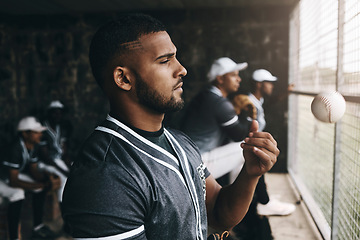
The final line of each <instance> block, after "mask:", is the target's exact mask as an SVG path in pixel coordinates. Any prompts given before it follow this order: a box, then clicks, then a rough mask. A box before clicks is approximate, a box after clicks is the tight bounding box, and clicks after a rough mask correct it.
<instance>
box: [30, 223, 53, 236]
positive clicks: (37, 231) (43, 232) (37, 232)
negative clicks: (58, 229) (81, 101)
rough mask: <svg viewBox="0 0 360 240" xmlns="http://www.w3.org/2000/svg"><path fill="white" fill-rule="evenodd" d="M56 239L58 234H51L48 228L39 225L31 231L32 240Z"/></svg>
mask: <svg viewBox="0 0 360 240" xmlns="http://www.w3.org/2000/svg"><path fill="white" fill-rule="evenodd" d="M56 237H58V234H57V233H55V232H53V231H52V230H51V229H50V228H49V227H48V226H46V225H44V224H41V225H39V226H37V227H36V228H34V229H33V231H32V237H31V239H32V240H40V239H47V240H51V239H55V238H56Z"/></svg>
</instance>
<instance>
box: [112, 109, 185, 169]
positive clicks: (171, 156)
mask: <svg viewBox="0 0 360 240" xmlns="http://www.w3.org/2000/svg"><path fill="white" fill-rule="evenodd" d="M106 119H107V120H109V121H111V122H113V123H115V124H116V125H118V126H119V127H121V128H122V129H124V130H126V131H127V132H128V133H130V134H131V135H133V136H134V137H136V138H137V139H139V140H140V141H142V142H144V143H146V144H147V145H149V146H150V147H152V148H155V149H156V150H158V151H159V152H161V153H163V154H165V155H166V156H168V157H169V158H171V160H173V161H174V162H175V163H176V165H177V166H179V160H178V159H177V158H176V157H174V156H173V155H172V154H171V153H169V152H168V151H166V150H165V149H163V148H162V147H160V146H158V145H156V144H155V143H153V142H151V141H149V140H147V139H146V138H144V137H143V136H141V135H139V134H138V133H136V132H135V131H134V130H132V129H131V128H129V127H128V126H126V125H125V124H123V123H122V122H120V121H118V120H116V119H115V118H113V117H111V116H110V115H108V116H107V117H106Z"/></svg>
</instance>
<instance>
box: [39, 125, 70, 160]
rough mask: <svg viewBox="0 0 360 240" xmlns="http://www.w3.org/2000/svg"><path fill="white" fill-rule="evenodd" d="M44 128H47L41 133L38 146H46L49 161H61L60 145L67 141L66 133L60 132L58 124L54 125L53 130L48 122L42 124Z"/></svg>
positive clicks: (61, 151)
mask: <svg viewBox="0 0 360 240" xmlns="http://www.w3.org/2000/svg"><path fill="white" fill-rule="evenodd" d="M44 126H45V127H47V130H45V131H44V132H43V136H42V139H41V142H40V145H42V146H47V148H48V152H49V157H50V159H52V160H55V159H61V158H62V154H63V150H62V143H63V142H65V141H66V140H67V137H66V131H62V128H61V126H60V125H59V124H57V125H56V127H55V129H52V128H51V126H50V124H49V122H48V121H45V122H44Z"/></svg>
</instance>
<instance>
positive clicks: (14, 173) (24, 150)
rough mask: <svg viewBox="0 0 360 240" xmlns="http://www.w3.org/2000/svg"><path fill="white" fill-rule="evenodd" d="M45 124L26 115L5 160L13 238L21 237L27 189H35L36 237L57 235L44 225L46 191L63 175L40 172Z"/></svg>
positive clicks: (2, 187)
mask: <svg viewBox="0 0 360 240" xmlns="http://www.w3.org/2000/svg"><path fill="white" fill-rule="evenodd" d="M45 129H46V127H44V126H42V125H41V124H40V123H39V122H38V121H37V120H36V119H35V118H34V117H25V118H23V119H21V120H20V121H19V124H18V127H17V130H18V132H19V137H18V138H17V139H16V141H14V143H13V144H12V146H11V148H10V149H9V154H8V156H7V157H5V159H4V160H3V162H2V165H3V166H2V169H3V171H2V174H1V175H0V179H1V180H0V194H1V195H2V196H4V197H6V198H8V200H9V202H10V204H9V206H8V228H9V230H8V232H9V238H10V240H13V239H14V240H15V239H19V238H18V229H19V222H20V216H21V207H22V203H23V199H24V198H25V194H24V192H25V191H30V192H32V197H33V199H32V203H33V225H34V229H33V232H32V237H33V238H36V239H53V238H54V237H56V236H57V234H55V233H54V232H52V231H51V230H50V228H49V227H47V226H46V225H44V224H43V221H42V218H43V210H44V201H45V194H46V193H47V192H48V191H49V190H56V189H58V188H59V187H60V181H59V178H58V177H57V176H56V175H53V174H51V173H49V172H45V171H39V168H38V160H39V159H38V146H39V145H38V144H39V143H40V139H41V136H42V132H43V131H44V130H45Z"/></svg>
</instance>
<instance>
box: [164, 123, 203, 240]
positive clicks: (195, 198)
mask: <svg viewBox="0 0 360 240" xmlns="http://www.w3.org/2000/svg"><path fill="white" fill-rule="evenodd" d="M164 132H165V135H166V136H167V137H168V138H170V139H171V141H169V142H170V143H171V145H173V143H175V144H176V145H177V147H178V148H179V149H180V151H181V154H182V156H183V159H184V162H185V168H186V171H184V172H186V174H187V175H188V179H189V182H190V184H191V188H192V191H190V195H191V198H192V201H193V204H194V207H195V215H196V223H197V224H196V236H197V237H198V236H199V237H200V239H201V240H203V239H204V237H203V235H202V231H201V211H200V206H199V200H198V196H197V194H196V188H195V184H194V181H193V179H192V177H191V174H190V168H189V162H188V159H187V156H186V154H185V151H184V149H183V148H182V147H181V145H180V144H179V143H178V141H177V140H176V139H175V138H174V137H173V136H172V135H171V134H170V133H169V132H168V131H167V130H166V129H164ZM172 147H173V148H174V146H172ZM174 149H175V148H174ZM189 190H190V189H189ZM194 195H195V196H194Z"/></svg>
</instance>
